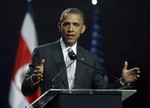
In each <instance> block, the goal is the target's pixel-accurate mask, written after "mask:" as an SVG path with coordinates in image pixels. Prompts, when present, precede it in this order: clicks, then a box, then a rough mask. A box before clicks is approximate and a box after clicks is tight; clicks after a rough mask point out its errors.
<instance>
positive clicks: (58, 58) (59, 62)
mask: <svg viewBox="0 0 150 108" xmlns="http://www.w3.org/2000/svg"><path fill="white" fill-rule="evenodd" d="M52 48H53V52H52V53H53V57H54V59H55V62H56V66H57V68H58V72H57V73H56V75H57V74H58V73H59V72H61V71H62V70H64V68H65V67H66V65H65V62H64V57H63V53H62V49H61V46H60V42H59V41H57V42H56V45H54V46H53V47H52ZM60 76H61V78H62V84H63V85H64V87H63V85H60V86H61V87H60V88H68V81H67V74H66V70H64V71H63V72H62V73H61V75H60Z"/></svg>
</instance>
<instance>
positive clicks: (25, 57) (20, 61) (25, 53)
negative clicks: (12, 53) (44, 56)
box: [12, 36, 31, 80]
mask: <svg viewBox="0 0 150 108" xmlns="http://www.w3.org/2000/svg"><path fill="white" fill-rule="evenodd" d="M30 60H31V53H30V51H29V49H28V47H27V45H26V42H25V41H24V39H23V37H22V36H20V39H19V44H18V50H17V55H16V61H15V66H14V71H13V75H12V80H14V78H15V75H16V72H17V70H18V69H19V68H20V67H21V66H23V65H24V64H27V63H29V62H30Z"/></svg>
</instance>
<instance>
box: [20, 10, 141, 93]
mask: <svg viewBox="0 0 150 108" xmlns="http://www.w3.org/2000/svg"><path fill="white" fill-rule="evenodd" d="M58 29H59V31H60V33H61V38H60V39H59V40H58V41H56V42H53V43H49V44H46V45H41V46H38V47H37V48H35V49H34V51H33V56H32V61H31V63H30V65H29V69H28V71H27V74H26V76H25V79H24V81H23V84H22V88H21V90H22V93H23V94H24V95H25V96H31V95H33V93H34V92H35V91H36V90H37V89H38V88H39V87H40V88H41V94H43V93H44V92H45V91H47V90H48V89H50V88H56V89H57V88H58V89H103V88H105V89H106V88H120V87H123V86H126V85H129V84H130V83H132V82H134V81H136V80H137V79H138V78H139V73H140V71H139V68H138V67H135V68H132V69H127V68H128V63H127V61H125V63H124V67H123V69H122V76H121V78H120V79H118V80H117V81H115V82H114V83H112V84H108V83H107V82H106V81H105V80H104V79H103V76H102V72H99V71H97V70H96V69H94V68H92V67H95V68H97V69H99V70H100V63H99V59H98V57H97V56H96V55H94V54H92V53H91V52H89V51H87V50H85V49H84V48H82V47H80V46H79V45H78V44H77V41H78V39H79V37H80V36H81V34H82V33H84V31H85V29H86V25H85V24H84V15H83V13H82V12H81V11H80V10H78V9H76V8H68V9H66V10H65V11H64V12H63V13H62V14H61V16H60V22H59V23H58ZM68 48H71V49H72V50H73V52H74V53H75V54H76V55H77V60H73V63H72V64H71V65H70V66H69V67H68V68H70V67H71V66H73V68H72V69H71V70H70V71H68V70H67V69H66V70H64V72H62V73H61V74H60V75H58V74H59V72H61V71H62V70H63V69H64V68H65V67H67V66H68V64H66V61H67V60H66V58H67V56H68ZM81 61H82V62H84V63H86V64H88V65H90V66H92V67H90V66H88V65H86V64H84V63H82V62H81ZM57 75H58V76H57ZM55 76H57V77H56V78H55V79H54V77H55Z"/></svg>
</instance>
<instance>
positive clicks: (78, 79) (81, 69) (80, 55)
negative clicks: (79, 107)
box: [74, 47, 87, 89]
mask: <svg viewBox="0 0 150 108" xmlns="http://www.w3.org/2000/svg"><path fill="white" fill-rule="evenodd" d="M77 59H78V60H77V62H76V73H75V84H74V88H78V89H80V88H85V84H84V83H83V82H84V81H83V80H84V78H83V76H84V74H85V72H86V69H87V67H86V65H84V64H83V63H81V62H80V61H83V62H84V60H85V58H84V52H83V51H82V50H81V49H80V48H79V47H77ZM79 60H80V61H79Z"/></svg>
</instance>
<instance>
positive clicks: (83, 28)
mask: <svg viewBox="0 0 150 108" xmlns="http://www.w3.org/2000/svg"><path fill="white" fill-rule="evenodd" d="M85 30H86V25H85V24H83V25H82V30H81V34H83V33H84V31H85Z"/></svg>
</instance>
